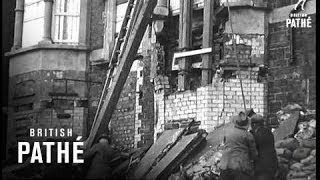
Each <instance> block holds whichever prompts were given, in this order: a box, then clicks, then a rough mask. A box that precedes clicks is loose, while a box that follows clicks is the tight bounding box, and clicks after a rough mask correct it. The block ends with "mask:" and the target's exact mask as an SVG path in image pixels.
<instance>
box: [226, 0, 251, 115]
mask: <svg viewBox="0 0 320 180" xmlns="http://www.w3.org/2000/svg"><path fill="white" fill-rule="evenodd" d="M227 7H228V16H229V22H230V29H231V34H232V44H233V53H234V56H235V58H236V62H237V68H238V75H239V76H238V78H239V81H240V88H241V94H242V99H243V105H244V111H246V109H247V108H246V100H245V97H244V94H243V87H242V79H241V74H240V63H239V59H238V55H237V49H236V42H235V34H234V32H233V27H232V19H231V15H230V14H231V13H230V5H229V1H228V0H227Z"/></svg>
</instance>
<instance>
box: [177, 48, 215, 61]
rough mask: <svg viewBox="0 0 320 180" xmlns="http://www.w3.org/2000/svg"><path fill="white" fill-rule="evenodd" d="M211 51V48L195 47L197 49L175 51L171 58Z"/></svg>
mask: <svg viewBox="0 0 320 180" xmlns="http://www.w3.org/2000/svg"><path fill="white" fill-rule="evenodd" d="M211 52H212V48H211V47H209V48H203V49H197V50H192V51H185V52H177V53H174V54H173V60H175V59H177V58H182V57H189V56H194V55H200V54H208V53H211Z"/></svg>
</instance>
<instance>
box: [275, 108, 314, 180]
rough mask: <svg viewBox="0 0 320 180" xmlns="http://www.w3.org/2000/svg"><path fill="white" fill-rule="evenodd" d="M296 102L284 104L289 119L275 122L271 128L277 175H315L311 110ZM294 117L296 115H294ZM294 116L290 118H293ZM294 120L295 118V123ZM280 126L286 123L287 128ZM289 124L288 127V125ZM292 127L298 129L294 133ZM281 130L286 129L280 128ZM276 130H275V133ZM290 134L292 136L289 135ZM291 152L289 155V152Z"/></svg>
mask: <svg viewBox="0 0 320 180" xmlns="http://www.w3.org/2000/svg"><path fill="white" fill-rule="evenodd" d="M297 109H299V110H301V109H302V108H301V107H299V106H297V105H292V106H288V108H287V109H286V110H287V111H288V112H289V111H291V110H292V111H291V112H289V113H290V117H289V119H287V120H285V121H284V122H283V123H281V124H280V125H279V128H278V129H276V131H275V139H276V138H277V139H276V142H275V147H276V151H277V155H278V162H279V172H278V176H279V177H278V179H287V180H297V179H308V180H309V179H310V180H315V179H316V176H315V174H316V168H315V167H316V156H315V155H316V137H315V134H316V132H315V128H316V120H315V111H313V110H305V113H301V111H300V113H299V114H300V115H299V114H297V112H298V111H295V110H297ZM297 117H298V118H297ZM293 120H294V121H293ZM297 122H299V123H298V124H297ZM283 126H288V127H287V128H285V127H283ZM289 127H290V129H289ZM295 129H298V131H297V132H296V134H294V133H295ZM281 131H286V132H285V133H284V132H281ZM276 132H277V133H276ZM291 135H294V137H291V138H287V137H290V136H291ZM290 153H291V155H290Z"/></svg>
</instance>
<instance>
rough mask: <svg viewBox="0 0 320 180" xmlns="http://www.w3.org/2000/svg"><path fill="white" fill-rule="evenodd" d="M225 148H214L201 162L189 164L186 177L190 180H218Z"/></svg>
mask: <svg viewBox="0 0 320 180" xmlns="http://www.w3.org/2000/svg"><path fill="white" fill-rule="evenodd" d="M223 150H224V148H223V146H221V145H218V146H215V147H212V148H211V149H210V150H209V151H207V152H206V153H205V154H204V155H202V156H201V157H200V158H199V161H197V162H193V163H191V164H189V165H188V166H187V167H185V169H186V175H187V177H189V178H190V179H218V177H219V174H220V171H219V162H220V159H221V157H222V153H223Z"/></svg>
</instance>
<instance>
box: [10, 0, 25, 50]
mask: <svg viewBox="0 0 320 180" xmlns="http://www.w3.org/2000/svg"><path fill="white" fill-rule="evenodd" d="M23 12H24V0H17V1H16V9H15V23H14V38H13V46H12V48H11V50H12V51H14V50H17V49H19V48H21V47H22V28H23Z"/></svg>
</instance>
